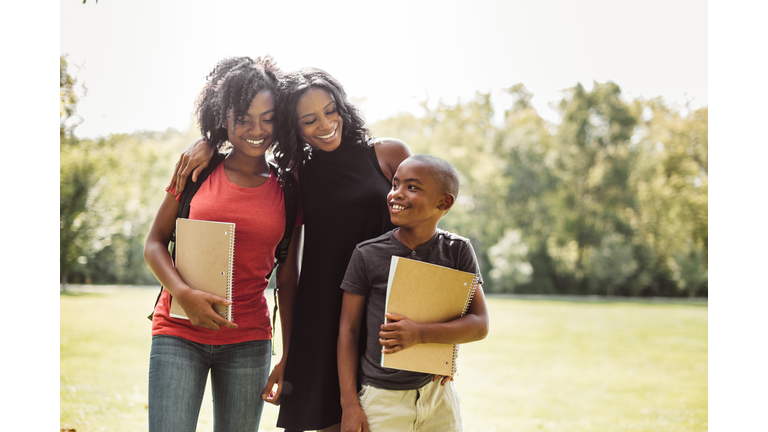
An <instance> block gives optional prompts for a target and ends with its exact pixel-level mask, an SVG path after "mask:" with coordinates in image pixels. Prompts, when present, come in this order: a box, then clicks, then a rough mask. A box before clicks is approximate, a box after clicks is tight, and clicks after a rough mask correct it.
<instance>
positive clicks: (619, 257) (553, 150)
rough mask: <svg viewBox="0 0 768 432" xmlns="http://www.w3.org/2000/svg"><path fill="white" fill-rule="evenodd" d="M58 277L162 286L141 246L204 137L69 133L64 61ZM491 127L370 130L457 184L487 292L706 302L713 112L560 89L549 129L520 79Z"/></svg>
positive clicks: (466, 117) (402, 124)
mask: <svg viewBox="0 0 768 432" xmlns="http://www.w3.org/2000/svg"><path fill="white" fill-rule="evenodd" d="M60 77H61V80H60V82H61V110H60V117H61V142H60V150H61V178H60V180H61V182H60V194H61V207H60V209H61V212H60V228H61V236H60V238H61V263H60V268H61V281H62V283H67V282H69V283H119V284H150V283H151V284H154V283H156V281H155V279H154V277H153V276H152V274H151V273H150V272H149V270H148V269H147V267H146V265H145V264H144V260H143V258H142V248H143V242H144V238H145V237H146V234H147V232H148V230H149V226H150V224H151V222H152V219H153V218H154V214H155V212H156V210H157V206H158V205H159V203H160V201H161V200H162V196H163V193H164V192H163V190H164V187H165V186H166V185H167V182H168V180H169V179H170V175H171V172H172V169H173V165H174V163H175V161H176V159H177V157H178V154H179V153H180V152H181V151H182V150H183V148H185V147H186V146H187V145H188V144H189V143H190V142H192V141H193V140H194V139H195V137H196V136H197V132H196V130H195V128H194V127H192V128H190V130H189V131H187V132H186V133H180V132H176V131H173V130H168V131H165V132H137V133H133V134H130V135H125V134H120V135H110V136H108V137H104V138H99V139H96V140H87V139H86V140H81V139H78V138H77V137H76V136H75V134H74V129H75V128H76V126H77V124H78V123H77V122H78V121H81V120H80V119H78V118H77V115H76V105H77V100H78V96H77V95H76V94H75V92H74V91H73V87H74V84H75V83H76V80H75V78H74V77H73V76H72V75H71V74H70V73H69V71H68V69H67V62H66V58H65V57H62V58H61V74H60ZM508 91H509V93H510V95H511V96H512V100H513V102H512V104H511V106H509V107H503V109H504V110H505V111H504V120H503V122H502V123H501V124H495V122H494V121H493V118H494V107H493V106H492V104H491V100H490V95H489V94H482V93H478V94H477V95H476V97H475V98H474V99H473V100H470V101H464V102H461V101H460V102H459V103H457V104H456V105H453V106H451V105H446V104H443V103H438V105H437V106H436V107H435V108H429V106H428V104H427V103H426V102H425V103H424V104H423V108H424V113H423V115H421V116H414V115H411V114H404V115H399V116H395V117H391V118H389V119H387V120H384V121H381V122H378V123H376V124H374V125H371V128H372V130H373V132H374V133H375V134H376V135H378V136H391V137H396V138H399V139H402V140H403V141H405V142H406V143H408V145H409V146H410V147H411V149H412V150H413V152H414V153H430V154H434V155H436V156H439V157H442V158H444V159H446V160H448V161H450V162H452V163H453V164H454V165H455V166H456V168H457V169H458V170H459V172H460V174H461V177H462V178H461V181H462V184H461V191H460V195H459V197H458V200H457V204H456V206H455V207H454V208H453V209H452V210H451V212H450V213H449V214H448V216H446V218H445V219H444V220H443V221H441V226H442V228H444V229H447V230H450V231H453V232H456V233H458V234H460V235H463V236H465V237H468V238H470V239H471V240H472V243H473V245H474V247H475V250H476V252H477V254H478V258H479V259H480V262H481V268H482V269H483V274H484V276H485V285H484V289H485V290H486V292H491V293H493V292H499V293H502V292H503V293H541V294H597V295H609V296H610V295H617V296H690V297H693V296H706V295H707V268H708V237H707V232H708V229H707V223H708V214H707V187H708V162H707V153H708V149H707V127H708V123H707V122H708V119H707V108H702V109H699V110H697V111H694V112H689V110H688V109H687V108H686V107H684V108H683V109H676V108H675V107H670V106H668V105H666V104H665V103H664V101H663V100H662V99H661V98H656V99H651V100H633V99H630V98H627V97H625V95H623V94H622V92H621V88H620V87H619V86H618V85H617V84H615V83H612V82H605V83H597V82H596V83H594V85H593V86H592V89H591V90H587V89H586V88H585V87H584V86H582V85H581V84H576V85H575V86H574V87H573V88H570V89H567V90H566V91H565V92H564V94H563V98H562V100H561V101H560V102H559V104H558V108H559V111H560V114H561V118H562V121H561V122H560V123H559V124H553V123H551V122H548V121H546V120H544V119H542V118H541V117H540V116H539V115H538V113H537V112H536V110H535V109H534V108H533V107H532V106H531V103H530V101H531V98H532V97H533V95H532V94H531V93H529V92H528V91H527V90H526V89H525V86H524V85H523V84H517V85H514V86H512V87H510V88H509V90H508Z"/></svg>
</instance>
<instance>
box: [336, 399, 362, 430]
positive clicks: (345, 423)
mask: <svg viewBox="0 0 768 432" xmlns="http://www.w3.org/2000/svg"><path fill="white" fill-rule="evenodd" d="M341 432H369V429H368V419H367V418H365V413H363V409H362V408H360V405H358V406H357V407H350V408H347V409H343V410H342V411H341Z"/></svg>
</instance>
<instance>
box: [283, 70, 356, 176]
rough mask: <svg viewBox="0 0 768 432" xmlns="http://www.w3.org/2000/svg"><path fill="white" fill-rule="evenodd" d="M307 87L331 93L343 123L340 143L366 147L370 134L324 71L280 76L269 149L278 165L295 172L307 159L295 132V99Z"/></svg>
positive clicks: (341, 89) (303, 145)
mask: <svg viewBox="0 0 768 432" xmlns="http://www.w3.org/2000/svg"><path fill="white" fill-rule="evenodd" d="M311 88H321V89H323V90H325V91H327V92H328V93H330V94H331V96H332V97H333V99H334V100H335V101H336V108H337V109H338V112H339V116H341V118H342V120H343V121H344V125H343V127H342V135H341V139H342V141H344V140H347V141H351V142H352V143H353V144H360V145H367V140H368V138H369V137H370V136H371V132H370V131H369V130H368V129H367V128H366V127H365V120H364V119H363V115H362V113H360V111H358V110H357V108H355V106H354V105H352V103H351V102H349V100H347V93H346V92H345V91H344V87H342V86H341V83H339V82H338V81H336V79H335V78H334V77H332V76H331V75H330V74H329V73H328V72H326V71H324V70H321V69H317V68H303V69H299V70H297V71H294V72H288V73H285V74H283V75H282V76H281V79H280V87H279V91H278V92H277V101H276V103H275V105H276V113H277V116H276V118H277V122H276V126H277V140H278V144H277V145H276V146H275V148H274V150H273V154H274V156H275V160H276V161H277V162H278V164H279V165H281V166H283V165H288V166H292V167H293V169H294V170H295V169H296V168H298V167H299V166H301V165H303V164H304V162H305V161H307V160H308V159H309V158H310V149H309V148H308V147H309V146H308V145H305V143H304V142H302V139H301V138H300V136H299V133H298V124H299V119H298V114H297V113H296V108H297V107H298V105H299V99H301V97H302V96H303V95H304V93H306V92H307V90H309V89H311Z"/></svg>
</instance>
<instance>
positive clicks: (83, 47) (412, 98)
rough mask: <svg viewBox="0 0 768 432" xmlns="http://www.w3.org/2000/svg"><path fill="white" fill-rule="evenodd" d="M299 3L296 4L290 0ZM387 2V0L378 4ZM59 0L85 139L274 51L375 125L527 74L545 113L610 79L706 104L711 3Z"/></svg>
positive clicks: (495, 90) (133, 124) (159, 123)
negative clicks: (570, 93)
mask: <svg viewBox="0 0 768 432" xmlns="http://www.w3.org/2000/svg"><path fill="white" fill-rule="evenodd" d="M285 4H290V7H286V6H284V5H285ZM380 4H386V6H379V5H380ZM468 5H469V3H468V2H456V1H439V2H438V1H418V2H417V1H388V2H386V3H377V2H363V1H346V2H345V1H342V2H311V1H305V0H298V1H291V2H289V3H285V2H280V1H272V2H264V1H236V0H232V1H217V2H204V1H197V0H183V1H181V0H168V1H156V0H153V1H147V0H131V1H121V2H118V1H110V0H101V1H99V3H96V2H95V0H87V3H86V4H82V2H81V1H79V0H78V1H74V0H67V1H62V2H61V4H60V7H61V15H60V17H61V30H60V35H61V38H60V52H61V54H68V55H69V57H68V60H69V62H70V65H78V66H81V69H79V70H78V69H76V68H74V67H72V66H71V69H70V71H71V72H72V73H74V74H76V75H77V77H78V79H79V81H80V82H84V83H85V84H86V85H87V87H88V94H87V96H86V97H84V98H83V99H82V101H81V102H80V103H79V105H78V113H79V115H80V116H81V117H82V118H83V119H84V122H83V123H82V125H80V126H79V127H78V129H77V130H76V132H77V135H78V136H80V137H93V136H98V135H106V134H109V133H123V132H125V133H128V132H133V131H135V130H142V129H144V130H164V129H166V128H168V127H172V128H175V129H178V130H182V131H185V130H186V129H187V128H188V127H189V126H190V123H191V115H192V111H193V102H194V99H195V97H196V95H197V93H198V92H199V90H200V89H201V87H202V85H203V83H204V79H205V76H206V75H207V73H208V72H209V71H210V69H211V68H212V67H213V66H214V65H215V64H216V62H217V61H219V60H220V59H222V58H224V57H227V56H239V55H249V56H259V55H263V54H266V53H269V54H271V55H273V56H274V57H275V60H276V61H277V63H278V65H279V66H281V68H283V69H285V70H293V69H296V68H299V67H303V66H315V67H319V68H321V69H325V70H326V71H328V72H329V73H330V74H331V75H333V76H335V77H336V78H337V79H338V80H339V81H340V82H341V83H342V84H343V85H344V86H345V88H346V90H347V93H348V94H349V96H350V97H351V99H352V100H353V101H354V102H355V103H356V105H357V106H358V108H360V110H361V111H362V112H363V113H364V114H365V116H366V119H367V120H368V122H369V123H372V122H375V121H376V120H379V119H382V118H386V117H388V116H391V115H393V114H396V113H398V112H413V113H416V114H419V113H421V109H420V108H419V103H420V102H422V101H423V100H425V99H429V103H430V105H431V106H434V105H435V104H436V103H437V101H438V100H443V101H444V102H446V103H449V104H454V103H456V101H457V100H458V99H459V98H461V100H468V99H470V98H472V97H473V95H474V93H475V91H482V92H491V93H492V95H493V101H494V102H495V105H494V106H495V107H496V109H497V111H498V114H501V113H502V112H503V110H504V109H506V108H507V107H508V106H509V103H510V101H509V98H508V97H504V96H503V95H504V92H503V89H505V88H508V87H510V86H512V85H514V84H517V83H523V84H525V86H526V87H527V88H528V90H529V91H531V92H532V93H533V94H534V98H533V104H534V106H535V107H536V108H537V109H538V110H539V112H540V113H541V115H542V116H544V117H545V118H547V119H550V120H552V121H559V118H558V116H557V114H556V113H555V112H554V111H553V110H552V109H551V108H550V106H551V103H552V102H553V101H558V100H560V98H561V95H562V93H561V90H562V89H565V88H569V87H573V86H574V85H575V84H576V83H577V82H581V83H582V84H583V85H585V86H586V87H587V88H591V87H592V82H593V81H594V80H596V81H598V82H604V81H607V80H612V81H614V82H615V83H617V84H619V85H620V86H621V87H622V89H623V91H624V92H625V93H627V94H628V95H630V96H631V97H644V98H651V97H656V96H662V97H664V99H665V100H666V101H668V102H670V103H674V104H677V105H678V106H681V107H682V105H684V104H685V103H686V101H689V102H690V103H691V106H692V108H694V109H695V108H699V107H701V106H705V105H707V104H708V101H707V97H708V95H707V3H706V2H705V1H702V0H671V1H670V0H664V1H660V0H644V1H637V0H635V1H615V0H581V1H572V0H568V1H530V0H525V1H487V0H486V1H483V0H480V1H473V2H472V6H471V7H469V6H468Z"/></svg>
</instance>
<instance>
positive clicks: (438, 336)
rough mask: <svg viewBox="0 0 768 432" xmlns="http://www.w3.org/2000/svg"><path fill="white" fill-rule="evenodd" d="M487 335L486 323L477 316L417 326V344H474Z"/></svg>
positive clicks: (465, 316) (469, 315)
mask: <svg viewBox="0 0 768 432" xmlns="http://www.w3.org/2000/svg"><path fill="white" fill-rule="evenodd" d="M487 335H488V321H487V320H486V319H483V318H482V317H480V316H477V315H471V314H468V315H464V316H463V317H460V318H457V319H455V320H453V321H449V322H446V323H435V324H419V340H418V342H419V343H450V344H462V343H468V342H475V341H479V340H482V339H485V337H486V336H487Z"/></svg>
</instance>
